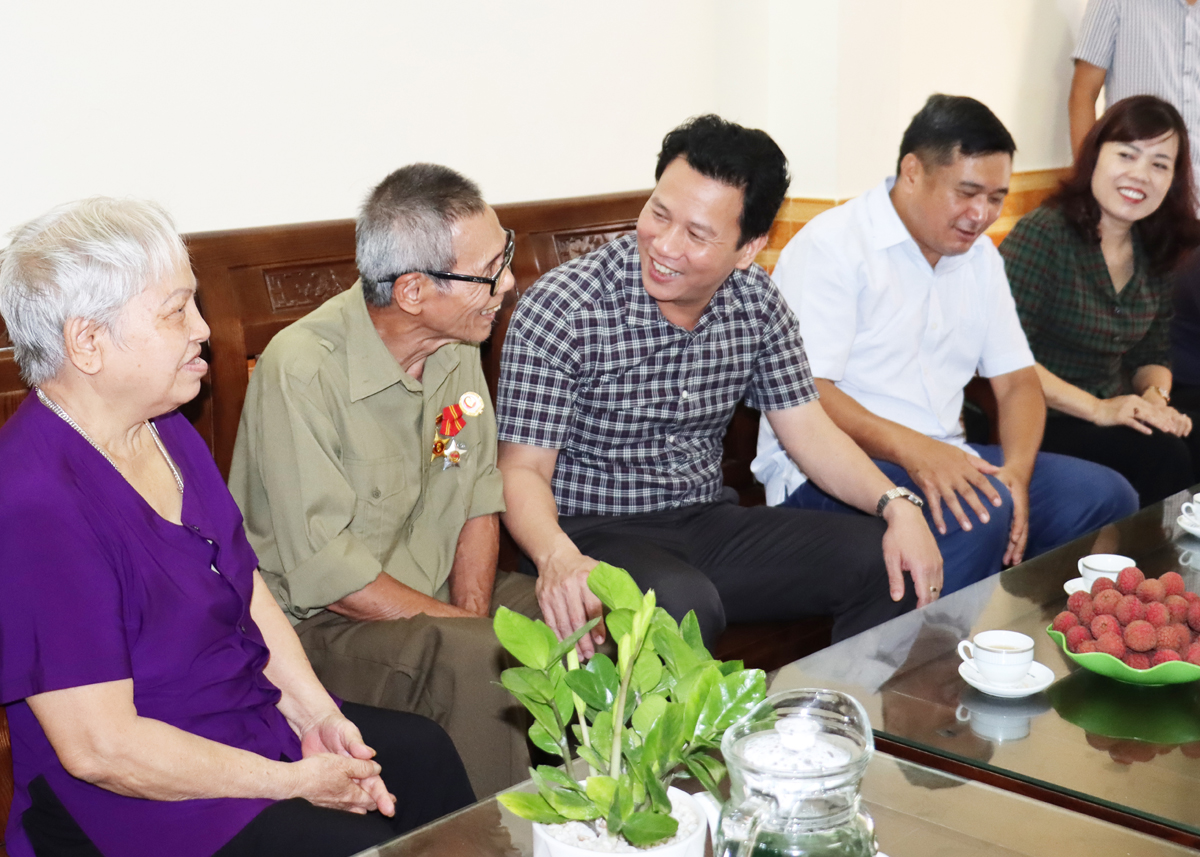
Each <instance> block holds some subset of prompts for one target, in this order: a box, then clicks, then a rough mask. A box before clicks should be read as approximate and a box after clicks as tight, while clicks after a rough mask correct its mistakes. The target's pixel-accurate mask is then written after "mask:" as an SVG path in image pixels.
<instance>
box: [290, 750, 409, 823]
mask: <svg viewBox="0 0 1200 857" xmlns="http://www.w3.org/2000/svg"><path fill="white" fill-rule="evenodd" d="M289 767H290V768H291V770H292V772H293V774H294V778H293V784H292V788H291V790H290V796H291V797H300V798H304V799H305V800H307V801H308V802H309V803H311V804H313V805H315V806H324V807H328V808H329V809H341V810H345V811H347V812H354V813H358V814H359V815H364V814H366V813H368V812H370V811H371V810H373V809H379V810H380V811H381V812H384V806H383V805H381V798H382V802H383V804H384V805H386V807H387V810H388V811H386V812H384V814H385V815H392V814H393V812H394V811H395V810H394V801H393V800H391V795H389V794H388V793H387V790H386V789H384V788H383V781H382V780H381V779H380V778H379V771H380V767H379V764H378V763H377V762H371V761H368V760H366V759H352V758H348V757H346V756H340V755H335V754H333V753H317V754H316V755H312V756H307V757H306V758H304V759H302V760H301V761H299V762H295V763H294V764H292V765H290V766H289ZM376 786H377V787H376Z"/></svg>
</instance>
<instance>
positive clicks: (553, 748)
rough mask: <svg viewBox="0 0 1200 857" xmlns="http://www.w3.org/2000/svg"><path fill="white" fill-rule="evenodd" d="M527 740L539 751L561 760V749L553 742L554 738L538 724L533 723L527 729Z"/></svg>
mask: <svg viewBox="0 0 1200 857" xmlns="http://www.w3.org/2000/svg"><path fill="white" fill-rule="evenodd" d="M529 740H530V741H532V742H533V746H535V747H537V748H538V749H539V750H543V751H545V752H547V753H549V754H551V755H552V756H558V757H559V758H562V747H560V746H558V742H557V741H555V740H554V736H553V735H551V734H550V731H549V730H548V729H547V728H546V727H545V726H543V725H542V724H540V723H534V724H533V725H532V726H530V727H529Z"/></svg>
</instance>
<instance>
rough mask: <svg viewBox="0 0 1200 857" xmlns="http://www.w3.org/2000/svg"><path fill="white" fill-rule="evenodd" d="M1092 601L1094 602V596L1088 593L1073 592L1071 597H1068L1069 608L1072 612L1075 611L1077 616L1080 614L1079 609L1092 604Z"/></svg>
mask: <svg viewBox="0 0 1200 857" xmlns="http://www.w3.org/2000/svg"><path fill="white" fill-rule="evenodd" d="M1091 603H1092V596H1091V595H1089V594H1088V593H1086V592H1072V593H1071V597H1070V598H1068V599H1067V609H1068V610H1070V611H1071V612H1072V613H1074V614H1075V615H1076V616H1078V615H1079V611H1080V610H1081V609H1082V608H1083V605H1084V604H1091Z"/></svg>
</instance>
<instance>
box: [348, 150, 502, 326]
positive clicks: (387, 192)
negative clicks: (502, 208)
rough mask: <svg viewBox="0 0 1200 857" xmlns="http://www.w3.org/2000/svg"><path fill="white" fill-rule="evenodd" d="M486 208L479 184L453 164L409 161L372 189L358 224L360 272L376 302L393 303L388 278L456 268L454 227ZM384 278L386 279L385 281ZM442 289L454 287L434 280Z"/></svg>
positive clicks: (368, 295) (366, 295)
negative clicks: (413, 272) (411, 162)
mask: <svg viewBox="0 0 1200 857" xmlns="http://www.w3.org/2000/svg"><path fill="white" fill-rule="evenodd" d="M485 210H487V203H486V202H484V201H483V197H482V196H481V195H480V193H479V186H478V185H476V184H475V182H473V181H471V180H470V179H468V178H464V177H463V176H461V175H459V174H458V173H456V172H455V171H454V170H452V169H450V168H449V167H443V166H439V165H438V164H409V165H408V166H407V167H401V168H400V169H398V170H396V171H395V172H394V173H392V174H391V175H390V176H388V177H387V178H385V179H384V180H383V181H381V182H380V183H379V185H378V186H376V187H375V189H374V190H372V191H371V194H370V196H368V197H367V200H366V202H364V203H363V206H362V210H361V211H360V212H359V215H358V223H356V224H355V228H354V236H355V244H356V254H355V255H356V257H357V262H358V273H359V275H360V276H361V277H362V284H363V297H364V298H365V299H366V301H367V303H369V304H371V305H372V306H377V307H386V306H387V305H388V304H390V303H391V302H392V286H393V285H394V283H393V282H392V281H390V280H388V279H387V278H389V277H394V276H396V274H398V273H403V272H406V271H452V270H453V269H454V264H455V262H456V261H457V260H456V259H455V258H454V245H453V236H452V234H451V228H452V227H453V226H454V224H455V223H457V222H458V221H459V220H461V219H463V218H464V217H470V216H472V215H475V214H479V213H481V212H483V211H485ZM380 280H384V282H380ZM434 285H435V287H436V288H438V289H439V290H441V291H447V290H449V289H450V288H451V286H450V285H449V283H447V282H445V281H444V280H438V279H434Z"/></svg>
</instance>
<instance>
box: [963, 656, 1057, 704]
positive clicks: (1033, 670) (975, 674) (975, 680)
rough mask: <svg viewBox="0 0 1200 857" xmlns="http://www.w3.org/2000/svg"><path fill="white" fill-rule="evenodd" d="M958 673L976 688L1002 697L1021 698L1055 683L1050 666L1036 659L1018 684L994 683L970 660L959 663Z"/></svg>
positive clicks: (990, 694)
mask: <svg viewBox="0 0 1200 857" xmlns="http://www.w3.org/2000/svg"><path fill="white" fill-rule="evenodd" d="M958 674H959V675H960V676H962V677H963V681H965V682H966V683H967V684H969V685H971V687H973V688H975V689H976V690H978V691H980V692H982V693H986V694H988V695H989V696H999V697H1001V698H1002V699H1020V698H1021V697H1022V696H1032V695H1033V694H1035V693H1039V692H1041V691H1043V690H1045V689H1046V688H1048V687H1049V686H1050V685H1052V684H1054V672H1053V671H1052V670H1051V669H1050V667H1048V666H1046V665H1044V664H1040V663H1038V662H1037V661H1034V662H1033V663H1032V664H1031V665H1030V667H1029V673H1028V674H1027V675H1026V676H1025V678H1023V679H1021V680H1020V681H1019V682H1017V683H1016V684H1003V685H1001V684H992V683H991V682H989V681H988V680H987V679H985V678H984V677H983V675H982V674H981V673H980V672H979V670H978V669H976V668H975V665H974V664H973V663H971V662H970V661H963V662H962V663H961V664H959V665H958Z"/></svg>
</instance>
